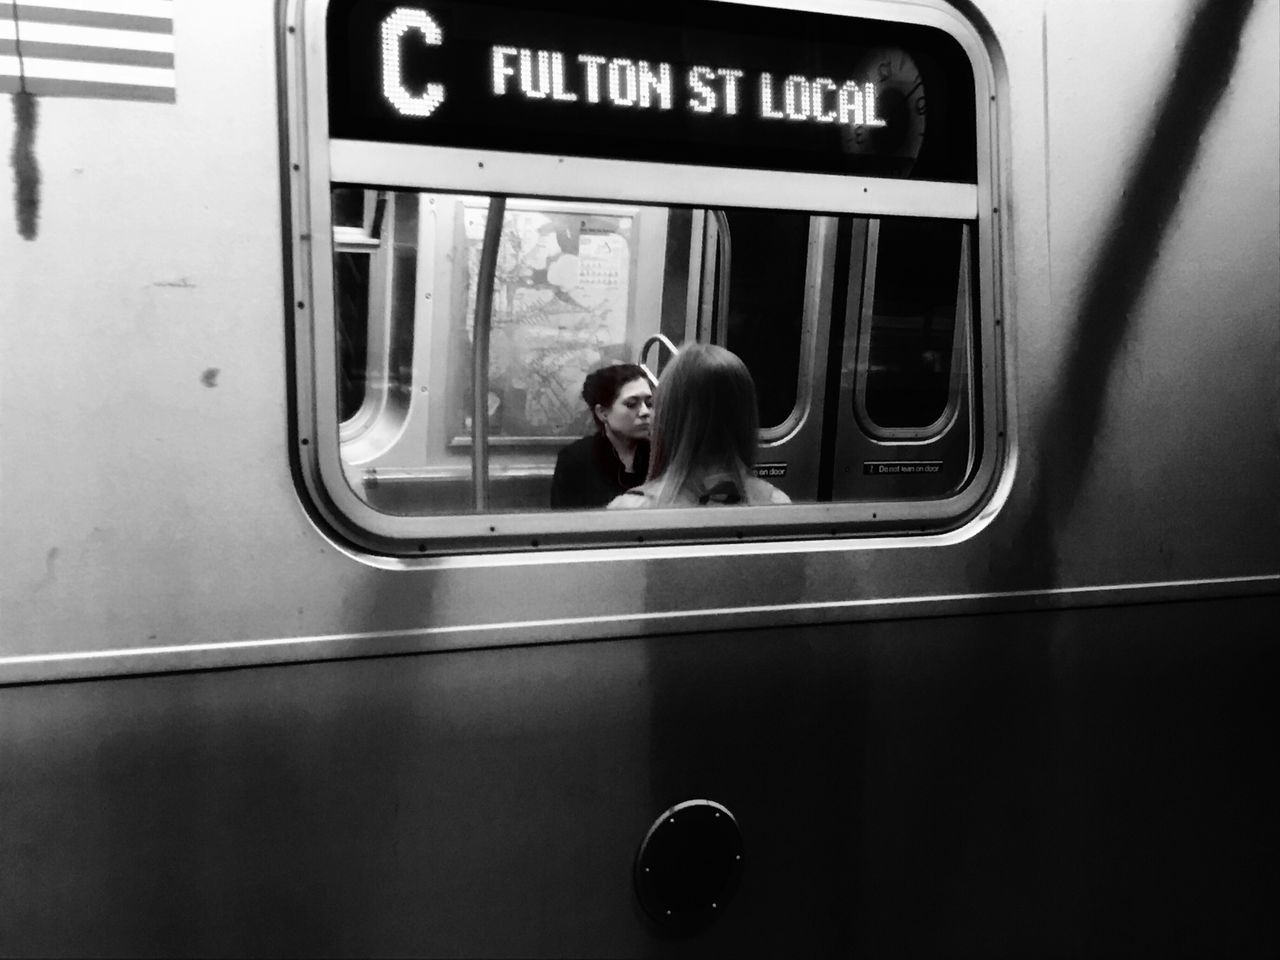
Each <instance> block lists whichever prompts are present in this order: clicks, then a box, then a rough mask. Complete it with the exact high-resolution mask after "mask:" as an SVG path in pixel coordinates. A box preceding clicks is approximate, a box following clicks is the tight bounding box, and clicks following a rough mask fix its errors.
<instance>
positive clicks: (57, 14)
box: [0, 3, 173, 33]
mask: <svg viewBox="0 0 1280 960" xmlns="http://www.w3.org/2000/svg"><path fill="white" fill-rule="evenodd" d="M0 18H3V19H5V20H7V21H9V22H10V23H13V4H12V3H0ZM18 23H19V24H20V25H21V26H24V27H25V26H26V25H27V24H28V23H67V24H73V25H76V26H81V27H105V28H107V29H109V30H138V31H141V32H143V33H173V18H172V17H138V16H133V15H131V14H118V13H98V12H96V11H93V10H64V9H61V8H58V7H40V6H28V5H27V4H26V3H20V4H18Z"/></svg>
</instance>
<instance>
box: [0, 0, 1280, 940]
mask: <svg viewBox="0 0 1280 960" xmlns="http://www.w3.org/2000/svg"><path fill="white" fill-rule="evenodd" d="M4 6H5V5H0V8H3V7H4ZM23 6H24V5H23V4H18V5H17V6H16V10H17V12H18V14H19V15H20V14H21V12H22V7H23ZM792 6H795V7H797V8H803V9H806V10H808V9H820V10H821V11H823V12H827V13H833V14H846V13H847V14H864V13H867V12H868V11H872V12H873V13H874V15H875V16H880V17H887V18H892V17H893V15H894V11H895V10H902V11H906V10H907V8H910V9H911V10H915V11H917V13H918V10H919V9H921V8H920V7H919V5H916V4H893V3H876V4H855V3H849V4H844V3H837V2H832V3H822V4H812V5H806V4H794V5H792ZM166 9H167V5H166ZM924 9H927V10H928V11H929V13H928V15H929V16H932V17H937V18H941V19H947V20H949V21H954V22H955V23H956V24H958V25H959V26H957V30H963V32H964V33H965V35H966V36H968V37H971V38H972V43H973V44H974V45H975V46H976V48H978V49H979V50H980V51H981V60H980V62H978V63H976V64H975V66H976V67H977V68H978V69H980V70H982V71H983V73H984V83H987V84H989V86H990V89H991V90H992V91H993V96H994V98H995V99H994V102H993V103H992V105H991V107H990V110H991V117H992V122H991V128H990V131H989V133H990V143H989V144H984V147H983V149H984V150H986V151H988V152H989V153H990V156H991V158H992V162H991V166H990V169H991V171H992V172H991V177H990V180H989V182H988V181H984V186H983V187H982V188H981V189H979V190H978V191H976V193H975V196H976V202H977V203H978V204H980V205H987V204H989V205H990V206H991V207H992V208H993V209H992V210H991V212H990V213H987V212H985V211H981V212H980V214H981V216H983V217H986V218H987V219H986V220H985V222H986V223H989V224H990V229H991V230H992V231H993V232H994V234H995V236H994V237H993V238H986V237H984V238H983V242H984V243H985V242H988V240H989V242H990V246H989V249H991V250H993V251H995V253H994V254H993V258H994V259H993V262H992V264H991V277H992V278H993V280H992V282H993V283H994V289H984V292H983V293H984V295H985V296H989V298H990V303H991V308H992V311H991V313H990V315H986V314H984V316H983V318H982V319H981V320H980V322H982V323H990V324H993V326H991V327H989V328H988V329H987V330H986V333H985V335H986V336H988V337H989V338H990V342H991V343H992V344H993V345H994V346H995V348H996V349H995V350H994V351H988V352H987V354H985V355H983V356H980V357H978V358H976V361H975V362H976V363H978V364H988V365H992V367H991V369H992V370H993V371H994V372H995V374H996V376H995V378H994V382H995V383H996V384H997V385H998V386H997V389H996V391H995V392H994V393H981V394H979V398H980V400H981V402H982V403H983V404H987V405H993V404H994V405H995V406H996V407H998V416H997V417H996V419H995V421H994V422H996V423H997V424H998V428H999V430H1000V432H1001V434H1002V436H1000V437H999V438H998V440H997V438H987V439H988V440H990V441H991V443H992V448H991V449H992V450H995V451H996V453H995V455H994V456H989V457H987V459H986V461H985V464H986V468H987V469H988V470H989V482H988V483H986V484H984V485H982V487H981V489H974V490H972V491H970V493H971V494H972V499H973V502H972V504H971V506H970V508H968V509H967V511H966V512H965V514H964V516H962V517H960V518H959V519H958V520H957V522H956V523H955V524H954V525H953V527H952V528H951V529H945V530H938V531H934V532H931V533H928V534H925V535H920V534H916V533H913V532H912V531H911V530H910V529H904V528H901V527H899V528H896V529H887V528H886V529H875V528H871V527H869V528H868V529H866V530H865V531H863V532H862V533H860V534H856V535H841V536H836V537H826V538H824V537H817V536H814V535H812V534H806V535H805V536H803V537H799V536H793V537H787V536H782V535H777V536H770V537H767V538H760V537H757V538H755V539H753V538H752V536H751V535H750V531H748V533H747V535H746V536H744V537H743V538H742V540H741V541H737V540H736V539H733V538H731V537H729V538H721V539H719V540H715V539H711V540H707V541H706V542H694V543H666V544H659V545H651V544H646V543H631V544H623V543H612V544H609V545H605V546H593V545H591V543H590V542H584V544H582V545H578V546H572V545H570V546H562V547H552V548H547V547H539V548H528V549H520V550H507V551H504V552H485V551H483V550H472V551H470V552H467V553H463V552H453V553H450V552H447V551H446V552H444V553H441V554H439V555H433V556H428V557H415V556H406V555H391V554H390V553H385V552H384V553H379V552H377V551H373V550H370V549H367V548H366V547H363V546H361V545H359V544H357V543H353V542H351V541H350V540H349V539H348V538H346V537H345V535H344V533H343V531H342V530H340V529H338V528H336V527H335V526H334V525H333V524H332V523H331V518H330V516H329V515H328V514H326V511H325V509H324V506H323V504H320V505H317V504H318V503H319V500H320V497H319V496H318V495H317V491H316V489H315V487H314V485H313V480H312V479H311V478H310V477H308V476H307V473H306V466H305V457H304V456H303V455H302V454H300V453H299V450H298V447H297V443H298V441H299V438H300V427H299V424H300V423H301V422H303V420H304V419H305V409H306V404H307V401H306V399H305V397H302V398H300V397H299V395H298V391H297V389H296V388H295V384H296V383H297V382H299V380H300V379H301V380H305V379H306V376H308V375H309V374H306V373H305V372H304V374H303V375H301V376H300V375H299V368H300V367H306V369H307V370H310V369H311V367H310V364H311V363H312V358H311V357H309V356H307V355H305V354H303V353H301V352H299V351H298V350H297V348H296V345H297V343H298V342H299V341H298V339H297V337H296V336H295V335H296V334H297V328H296V325H297V324H299V323H307V322H309V320H308V319H307V318H306V312H307V310H308V306H307V304H306V303H305V301H303V302H302V303H301V305H299V302H298V301H299V297H298V289H297V276H298V272H297V267H298V265H297V263H296V262H294V260H295V254H296V251H297V249H298V246H297V242H296V238H295V237H294V235H293V234H294V232H296V231H298V230H299V229H301V225H300V224H299V223H298V222H297V218H296V214H295V212H294V211H295V208H294V206H293V204H294V201H295V200H296V191H297V189H298V184H299V182H300V181H299V180H298V178H297V176H296V175H295V171H293V170H292V164H293V163H295V162H297V158H296V157H294V156H291V155H290V150H291V149H292V147H291V143H292V141H291V140H290V136H289V124H290V122H291V119H292V118H291V116H290V114H289V108H288V100H289V94H288V91H289V84H290V82H291V81H290V79H289V78H290V76H291V74H290V70H291V69H292V68H293V67H294V66H296V64H294V63H292V62H291V60H290V58H296V57H298V56H299V55H301V48H300V46H299V44H298V41H297V40H296V38H295V37H292V36H291V35H290V33H289V31H288V26H289V18H290V16H291V10H292V6H291V5H289V4H281V5H280V6H279V8H278V9H274V10H273V9H272V8H271V5H266V4H248V3H244V4H236V5H234V6H233V7H229V6H228V5H226V4H214V3H199V2H183V3H180V4H176V5H173V8H172V33H173V50H174V62H175V80H174V102H172V103H155V102H133V101H130V100H127V99H105V100H104V99H83V98H76V97H63V96H47V95H37V105H38V120H37V124H36V126H35V130H34V155H35V157H36V159H37V161H38V164H39V172H40V185H39V220H38V233H37V236H36V238H35V239H34V240H24V239H23V238H21V237H20V236H19V235H18V233H17V232H16V231H15V230H13V229H10V228H8V227H6V228H5V230H4V231H0V264H3V267H2V268H0V269H2V270H3V283H2V284H0V311H2V313H3V318H4V322H3V323H0V363H2V364H3V366H2V367H0V483H2V484H3V486H2V487H0V536H2V538H3V541H4V543H5V549H4V551H3V552H2V554H0V684H3V686H0V859H3V861H4V863H5V864H6V867H5V869H4V870H3V871H0V903H3V905H4V906H3V909H0V953H4V954H6V955H8V954H13V955H21V954H45V955H59V954H61V955H91V954H97V955H118V954H122V953H123V954H133V955H161V954H163V955H208V954H224V955H268V954H271V955H274V954H308V955H310V954H330V955H334V954H342V955H351V954H384V953H404V954H422V955H440V956H445V955H453V956H464V955H472V956H481V955H485V956H495V955H511V956H516V955H521V956H529V955H552V956H569V955H575V956H599V955H619V956H640V955H653V956H678V955H695V954H696V955H705V954H708V953H712V954H719V955H743V954H750V953H756V954H761V953H763V954H777V953H784V952H790V953H800V954H812V955H823V954H845V953H848V952H849V951H851V950H852V951H858V952H861V953H864V954H867V955H921V956H923V955H939V954H946V955H955V954H969V955H989V956H1000V955H1008V956H1015V955H1025V954H1027V953H1031V954H1038V955H1047V956H1068V955H1072V956H1079V955H1094V954H1108V953H1111V954H1131V953H1135V952H1140V953H1162V954H1166V953H1167V954H1174V955H1178V954H1182V955H1203V954H1205V953H1214V954H1220V953H1225V954H1230V955H1233V956H1253V955H1256V956H1266V955H1271V954H1273V953H1274V952H1275V950H1276V947H1277V944H1278V942H1280V934H1278V932H1277V926H1276V922H1275V919H1274V917H1273V916H1272V911H1271V909H1270V905H1271V904H1272V903H1273V902H1274V895H1275V893H1276V890H1277V887H1278V886H1280V877H1277V875H1276V871H1275V867H1274V864H1275V862H1276V854H1277V852H1278V851H1277V837H1276V831H1275V824H1274V815H1273V813H1272V811H1273V810H1274V809H1275V806H1276V802H1277V800H1278V799H1280V798H1277V796H1276V795H1275V792H1274V788H1273V787H1271V786H1270V781H1272V780H1273V779H1275V778H1274V776H1273V771H1272V770H1271V767H1273V766H1274V756H1275V748H1276V738H1275V734H1274V732H1273V731H1274V730H1275V729H1277V724H1276V722H1275V721H1276V719H1277V718H1276V716H1275V708H1274V706H1273V701H1274V698H1273V697H1271V696H1270V695H1269V689H1270V686H1271V685H1272V684H1273V682H1274V681H1275V679H1276V677H1277V670H1276V667H1277V664H1276V646H1275V640H1274V633H1275V630H1274V627H1275V624H1276V623H1277V622H1280V493H1278V492H1280V432H1278V431H1277V424H1278V423H1280V323H1277V317H1280V272H1278V270H1277V263H1278V262H1280V162H1278V158H1280V125H1278V124H1277V119H1276V118H1277V116H1278V115H1280V77H1277V75H1276V70H1275V65H1276V62H1277V60H1278V58H1280V40H1278V39H1277V38H1280V3H1277V2H1276V0H1254V2H1252V3H1250V2H1247V0H1240V2H1202V3H1196V2H1191V0H1186V2H1176V3H1173V2H1169V3H1164V2H1162V3H1138V2H1133V3H1122V4H1116V3H1104V2H1086V3H1074V4H1070V5H1067V4H1059V3H1042V4H1033V3H1024V2H1016V3H1015V2H1008V3H1006V2H997V0H991V2H986V0H984V2H980V3H973V4H969V3H962V4H957V6H956V7H955V8H954V9H952V8H950V7H947V6H945V5H943V4H941V3H938V4H928V5H925V7H924ZM8 12H10V13H12V12H13V11H12V10H10V11H8ZM903 15H904V16H905V15H906V14H905V13H904V14H903ZM0 42H4V35H0ZM6 57H8V54H7V53H6V52H5V48H3V47H0V63H3V64H7V63H8V59H12V57H8V59H5V58H6ZM0 80H3V82H4V83H5V84H6V86H5V87H4V90H5V91H6V92H8V91H9V90H10V89H11V88H12V87H13V86H14V83H13V82H11V81H10V80H9V79H8V78H7V77H4V76H0ZM17 135H18V131H16V130H15V126H14V122H13V120H12V119H11V118H10V117H9V116H8V115H6V116H5V118H4V119H3V120H0V139H4V141H5V142H6V143H9V142H11V141H13V140H14V138H15V137H16V136H17ZM327 162H328V160H327V158H326V163H327ZM588 166H589V165H588ZM621 166H622V167H623V168H624V169H631V168H629V167H627V165H626V164H622V165H621ZM632 166H633V167H637V168H638V167H641V166H643V165H641V164H634V165H632ZM584 169H587V167H584ZM590 170H591V172H592V175H601V176H603V175H604V174H606V173H608V169H607V168H606V167H605V166H603V165H600V166H590ZM640 172H641V173H643V172H644V171H640ZM651 173H652V171H650V174H651ZM495 175H496V174H495ZM640 182H641V181H639V180H637V181H635V182H633V183H631V185H630V186H629V187H628V188H627V189H637V187H636V185H635V184H636V183H640ZM648 182H649V181H644V183H646V184H647V183H648ZM655 182H656V181H655ZM328 188H329V185H328V182H327V180H326V181H325V183H324V185H323V187H320V186H315V187H314V189H315V190H317V191H319V192H320V193H323V194H326V195H327V191H328ZM622 194H623V191H621V190H620V191H619V199H626V198H625V197H624V196H623V195H622ZM3 219H5V220H6V221H7V220H8V219H9V213H8V211H6V213H5V215H4V217H3ZM984 282H985V281H984ZM304 339H305V333H304ZM415 362H416V361H415ZM424 362H429V363H433V364H436V366H435V367H433V369H440V367H439V365H440V364H441V359H440V357H439V356H438V354H437V355H436V356H435V357H434V358H432V359H430V360H429V361H424ZM300 410H302V411H304V413H300V412H299V411H300ZM422 429H423V430H424V433H425V431H427V429H428V428H427V427H425V426H423V427H422ZM414 442H415V443H417V441H416V440H415V441H414ZM335 443H336V440H335ZM546 459H547V458H546V457H543V460H546ZM539 462H541V461H539ZM321 493H322V491H321ZM695 797H706V798H709V799H713V800H717V801H719V802H721V803H724V804H725V805H726V806H727V807H729V808H730V809H731V810H732V811H733V812H734V814H735V815H736V816H737V817H738V819H739V822H740V824H741V827H742V831H743V836H744V842H745V845H746V850H747V854H748V863H747V867H746V869H745V870H744V873H743V880H742V884H741V887H740V889H739V891H738V893H737V896H736V897H735V898H734V899H733V900H731V901H730V902H729V904H728V905H727V907H726V909H725V912H724V915H723V916H722V917H720V918H719V920H717V921H716V922H715V923H714V924H712V925H711V926H710V927H709V928H708V929H707V930H706V931H705V932H703V933H700V934H698V935H696V936H694V937H692V938H678V937H671V936H667V935H664V934H662V933H661V931H659V930H657V929H656V928H655V927H654V926H653V925H652V924H650V923H649V921H648V920H647V919H646V918H645V916H644V914H643V912H642V911H641V909H640V907H639V906H638V905H637V903H636V901H635V898H634V894H633V890H632V886H631V884H632V880H631V870H632V861H633V858H634V857H635V855H636V849H637V846H638V845H639V843H640V841H641V839H642V838H643V837H644V835H645V831H646V829H648V827H649V825H650V823H651V822H653V820H654V818H655V817H657V816H658V815H659V814H660V813H662V811H664V810H666V809H667V808H669V807H670V806H671V805H673V804H676V803H679V802H680V801H682V800H687V799H691V798H695Z"/></svg>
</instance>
